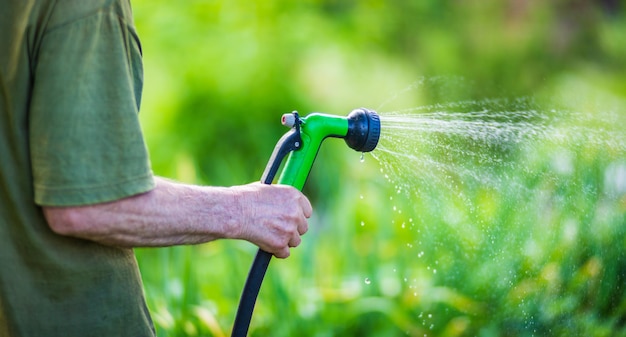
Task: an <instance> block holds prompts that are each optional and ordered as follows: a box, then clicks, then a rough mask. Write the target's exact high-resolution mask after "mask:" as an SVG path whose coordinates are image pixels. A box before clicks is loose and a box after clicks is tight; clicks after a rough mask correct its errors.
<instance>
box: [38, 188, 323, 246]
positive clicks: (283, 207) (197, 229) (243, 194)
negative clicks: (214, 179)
mask: <svg viewBox="0 0 626 337" xmlns="http://www.w3.org/2000/svg"><path fill="white" fill-rule="evenodd" d="M155 179H156V187H155V188H154V189H153V190H152V191H150V192H147V193H143V194H139V195H135V196H131V197H128V198H124V199H120V200H117V201H114V202H109V203H101V204H96V205H89V206H76V207H44V214H45V216H46V219H47V220H48V223H49V225H50V227H51V228H52V229H53V230H54V231H55V232H56V233H58V234H61V235H66V236H73V237H78V238H82V239H87V240H93V241H96V242H99V243H102V244H106V245H114V246H121V247H138V246H171V245H179V244H196V243H203V242H208V241H212V240H215V239H220V238H233V239H245V240H248V241H251V242H253V243H255V244H257V245H259V246H260V247H261V248H264V249H266V250H268V251H270V252H272V253H274V254H276V255H277V256H279V257H286V256H288V255H289V251H288V247H294V246H297V245H298V244H299V243H300V237H299V236H300V234H303V233H304V232H306V226H307V225H306V217H309V216H310V215H311V214H310V213H311V211H310V204H308V200H306V198H305V197H304V196H301V194H300V193H299V192H297V191H296V192H294V191H293V190H291V189H286V188H285V187H283V188H282V190H281V191H277V188H272V189H270V188H268V187H267V186H261V184H251V185H245V186H237V187H230V188H225V187H204V186H194V185H186V184H179V183H175V182H172V181H169V180H166V179H163V178H155ZM302 198H303V199H304V200H296V199H302ZM282 199H285V200H282ZM298 205H299V206H298ZM294 206H295V207H294ZM254 221H257V222H259V223H257V224H254V223H252V222H254Z"/></svg>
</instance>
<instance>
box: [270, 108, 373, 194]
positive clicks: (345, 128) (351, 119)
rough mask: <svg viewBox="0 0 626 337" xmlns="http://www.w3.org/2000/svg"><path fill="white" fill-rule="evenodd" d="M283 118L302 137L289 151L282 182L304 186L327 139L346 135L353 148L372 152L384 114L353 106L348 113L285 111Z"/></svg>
mask: <svg viewBox="0 0 626 337" xmlns="http://www.w3.org/2000/svg"><path fill="white" fill-rule="evenodd" d="M281 122H282V123H283V125H285V126H287V127H290V128H293V130H292V131H293V132H294V133H295V134H298V135H299V137H300V141H299V143H298V145H297V148H296V149H294V151H293V152H292V153H291V154H290V155H289V158H288V159H287V163H286V164H285V168H284V169H283V172H282V174H281V176H280V178H279V180H278V183H279V184H287V185H291V186H294V187H296V188H298V189H302V187H303V186H304V183H305V181H306V178H307V176H308V174H309V171H310V169H311V166H312V165H313V162H314V161H315V157H316V156H317V152H318V151H319V148H320V146H321V144H322V142H323V141H324V139H326V138H329V137H333V138H343V139H344V140H345V142H346V144H347V145H348V146H349V147H350V148H352V149H353V150H356V151H359V152H370V151H372V150H374V149H375V148H376V145H377V144H378V139H379V138H380V118H379V117H378V114H377V113H376V112H375V111H373V110H369V109H365V108H359V109H355V110H352V112H350V114H349V115H348V116H347V117H342V116H335V115H328V114H322V113H313V114H310V115H308V116H306V117H300V116H299V115H298V113H296V112H294V113H291V114H285V115H283V116H282V118H281ZM280 143H281V142H279V144H277V147H278V146H280V145H281V144H280Z"/></svg>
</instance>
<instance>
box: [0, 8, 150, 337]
mask: <svg viewBox="0 0 626 337" xmlns="http://www.w3.org/2000/svg"><path fill="white" fill-rule="evenodd" d="M128 1H129V0H0V336H20V337H21V336H37V337H40V336H133V337H136V336H153V335H154V328H153V324H152V321H151V319H150V315H149V313H148V310H147V308H146V304H145V299H144V295H143V289H142V284H141V277H140V275H139V272H138V268H137V264H136V260H135V257H134V254H133V252H132V250H130V249H120V248H115V247H106V246H102V245H99V244H97V243H94V242H91V241H86V240H80V239H74V238H69V237H63V236H59V235H57V234H55V233H53V232H52V231H51V230H50V228H49V226H48V225H47V223H46V221H45V218H44V217H43V213H42V211H41V206H67V205H70V206H72V205H86V204H94V203H100V202H107V201H112V200H117V199H120V198H124V197H127V196H131V195H135V194H138V193H143V192H146V191H149V190H150V189H152V188H153V187H154V182H153V178H152V171H151V169H150V164H149V160H148V154H147V150H146V147H145V144H144V141H143V136H142V133H141V129H140V126H139V122H138V116H137V113H138V111H139V104H140V99H141V88H142V77H143V74H142V66H141V46H140V44H139V40H138V38H137V35H136V33H135V28H134V25H133V21H132V13H131V8H130V4H129V2H128Z"/></svg>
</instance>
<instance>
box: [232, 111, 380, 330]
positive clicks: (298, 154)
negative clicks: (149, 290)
mask: <svg viewBox="0 0 626 337" xmlns="http://www.w3.org/2000/svg"><path fill="white" fill-rule="evenodd" d="M281 122H282V124H283V125H285V126H287V127H289V128H290V129H291V130H289V131H288V132H287V133H285V134H284V135H283V136H282V137H281V138H280V140H279V141H278V143H276V146H275V147H274V151H273V153H272V156H271V157H270V160H269V162H268V163H267V166H266V167H265V172H263V177H262V178H261V182H262V183H264V184H271V183H272V182H273V181H274V177H275V176H276V173H277V172H278V169H279V167H280V165H281V164H282V162H283V159H284V158H285V157H287V156H288V157H287V161H286V162H285V165H284V167H283V170H282V172H281V175H280V177H279V178H278V181H277V183H278V184H283V185H290V186H293V187H295V188H297V189H299V190H302V188H303V187H304V183H305V182H306V179H307V177H308V176H309V172H310V171H311V167H312V166H313V162H314V161H315V157H316V156H317V153H318V151H319V148H320V146H321V145H322V142H323V141H324V139H326V138H329V137H332V138H343V139H344V140H345V142H346V144H347V145H348V146H349V147H350V148H351V149H354V150H356V151H359V152H370V151H372V150H374V148H376V145H377V144H378V139H379V137H380V118H379V116H378V114H377V113H376V112H375V111H372V110H368V109H365V108H360V109H355V110H353V111H352V112H350V114H349V115H348V116H347V117H341V116H333V115H327V114H321V113H313V114H310V115H308V116H306V117H300V116H299V115H298V113H297V112H293V113H291V114H285V115H283V116H282V118H281ZM271 258H272V254H270V253H268V252H266V251H263V250H261V249H259V251H258V252H257V255H256V257H255V259H254V262H253V263H252V267H251V268H250V272H249V273H248V279H247V280H246V284H245V285H244V288H243V292H242V294H241V299H240V301H239V308H238V309H237V315H236V317H235V323H234V326H233V331H232V334H231V336H232V337H245V336H246V335H247V334H248V328H249V327H250V320H251V318H252V312H253V311H254V305H255V303H256V299H257V296H258V294H259V290H260V289H261V283H262V282H263V278H264V277H265V272H266V271H267V267H268V265H269V262H270V260H271Z"/></svg>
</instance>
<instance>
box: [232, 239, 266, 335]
mask: <svg viewBox="0 0 626 337" xmlns="http://www.w3.org/2000/svg"><path fill="white" fill-rule="evenodd" d="M271 259H272V254H270V253H268V252H266V251H264V250H261V249H259V251H258V252H257V254H256V257H255V258H254V262H253V263H252V267H250V272H249V273H248V279H247V280H246V284H245V285H244V287H243V292H242V294H241V299H240V300H239V308H238V309H237V316H235V324H234V326H233V331H232V334H231V337H246V336H247V334H248V328H249V327H250V320H251V319H252V312H253V311H254V305H255V303H256V299H257V296H258V295H259V290H260V289H261V283H263V278H264V277H265V272H266V271H267V267H268V266H269V264H270V260H271Z"/></svg>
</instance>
